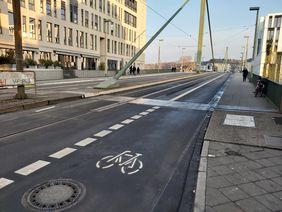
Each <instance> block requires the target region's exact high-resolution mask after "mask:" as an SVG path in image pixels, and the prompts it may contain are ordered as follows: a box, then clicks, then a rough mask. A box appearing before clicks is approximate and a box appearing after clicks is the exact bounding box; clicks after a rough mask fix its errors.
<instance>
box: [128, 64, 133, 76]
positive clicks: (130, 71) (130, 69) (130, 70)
mask: <svg viewBox="0 0 282 212" xmlns="http://www.w3.org/2000/svg"><path fill="white" fill-rule="evenodd" d="M132 71H133V69H132V66H130V68H129V74H130V75H131V74H132Z"/></svg>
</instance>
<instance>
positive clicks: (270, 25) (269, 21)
mask: <svg viewBox="0 0 282 212" xmlns="http://www.w3.org/2000/svg"><path fill="white" fill-rule="evenodd" d="M271 27H272V16H270V17H269V20H268V28H271Z"/></svg>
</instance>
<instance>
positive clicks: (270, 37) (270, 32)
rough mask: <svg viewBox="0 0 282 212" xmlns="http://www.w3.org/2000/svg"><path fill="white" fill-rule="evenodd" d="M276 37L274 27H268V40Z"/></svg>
mask: <svg viewBox="0 0 282 212" xmlns="http://www.w3.org/2000/svg"><path fill="white" fill-rule="evenodd" d="M273 38H274V29H268V33H267V40H273Z"/></svg>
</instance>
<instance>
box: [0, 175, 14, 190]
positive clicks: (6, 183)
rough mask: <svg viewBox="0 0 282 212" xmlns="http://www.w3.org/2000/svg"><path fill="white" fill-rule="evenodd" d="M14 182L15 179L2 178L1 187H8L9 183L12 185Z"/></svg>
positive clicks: (0, 180)
mask: <svg viewBox="0 0 282 212" xmlns="http://www.w3.org/2000/svg"><path fill="white" fill-rule="evenodd" d="M13 182H14V181H13V180H9V179H6V178H0V189H2V188H4V187H6V186H7V185H10V184H11V183H13Z"/></svg>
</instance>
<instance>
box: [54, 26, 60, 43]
mask: <svg viewBox="0 0 282 212" xmlns="http://www.w3.org/2000/svg"><path fill="white" fill-rule="evenodd" d="M54 33H55V35H54V36H55V43H60V26H59V25H58V24H54Z"/></svg>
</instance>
